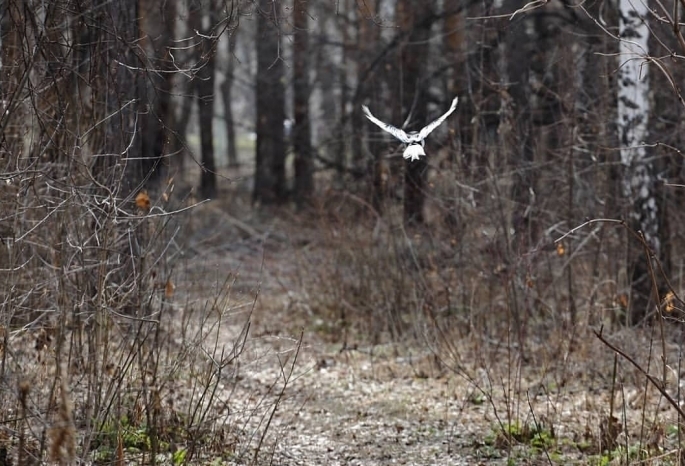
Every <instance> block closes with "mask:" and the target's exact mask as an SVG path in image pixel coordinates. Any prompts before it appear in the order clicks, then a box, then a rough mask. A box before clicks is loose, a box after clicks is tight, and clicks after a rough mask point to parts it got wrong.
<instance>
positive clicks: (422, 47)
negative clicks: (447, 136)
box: [397, 0, 432, 225]
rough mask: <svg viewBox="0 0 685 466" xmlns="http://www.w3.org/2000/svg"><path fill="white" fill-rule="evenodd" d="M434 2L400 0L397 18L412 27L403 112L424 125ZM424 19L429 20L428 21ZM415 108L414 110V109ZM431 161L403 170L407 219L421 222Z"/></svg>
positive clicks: (404, 60) (403, 64)
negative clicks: (427, 59) (424, 75)
mask: <svg viewBox="0 0 685 466" xmlns="http://www.w3.org/2000/svg"><path fill="white" fill-rule="evenodd" d="M431 9H432V2H426V1H424V0H400V1H399V2H398V3H397V22H398V24H399V27H400V29H401V30H402V31H410V32H409V34H408V36H407V39H406V44H405V45H404V46H402V47H401V48H400V50H401V52H400V63H399V67H400V69H401V71H402V73H401V76H402V81H401V85H402V89H400V94H399V95H400V96H401V102H402V114H403V115H407V114H409V112H412V122H414V125H417V127H416V129H417V130H418V129H421V128H419V126H422V125H423V124H425V123H426V96H425V95H423V92H424V90H423V86H422V79H423V71H424V69H425V65H426V57H427V56H428V39H429V37H430V25H429V24H424V25H421V23H422V21H421V19H422V17H424V16H426V15H428V14H430V13H431ZM423 23H426V22H425V21H424V22H423ZM412 108H413V110H412ZM398 121H399V120H398ZM427 169H428V163H427V162H426V157H421V158H420V159H419V160H415V161H407V162H406V165H405V172H404V222H405V224H407V225H410V224H422V223H423V222H424V218H423V205H424V202H425V197H426V195H425V183H426V173H427Z"/></svg>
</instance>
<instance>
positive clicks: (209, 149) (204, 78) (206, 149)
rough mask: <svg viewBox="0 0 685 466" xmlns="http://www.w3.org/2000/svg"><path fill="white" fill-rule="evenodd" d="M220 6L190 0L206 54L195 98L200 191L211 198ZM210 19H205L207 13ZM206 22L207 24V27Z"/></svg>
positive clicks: (193, 25) (192, 25)
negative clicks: (198, 127)
mask: <svg viewBox="0 0 685 466" xmlns="http://www.w3.org/2000/svg"><path fill="white" fill-rule="evenodd" d="M215 8H216V7H215V6H214V5H213V4H211V3H210V2H208V1H207V0H205V2H204V3H202V2H200V1H198V0H189V4H188V26H189V27H190V29H191V31H193V32H194V33H195V34H197V36H198V37H199V39H200V42H201V47H202V48H201V50H202V54H201V56H200V60H199V62H198V64H197V66H198V69H197V73H196V75H195V97H196V99H197V106H198V120H199V126H200V152H201V156H202V167H201V168H202V174H201V177H200V193H201V194H202V196H203V197H205V198H208V199H211V198H213V197H216V189H217V188H216V162H215V161H214V135H213V129H212V128H213V121H214V81H215V71H216V45H217V43H218V37H215V36H213V35H212V33H213V30H214V27H215V26H216V24H217V21H216V19H217V12H216V9H215ZM205 15H206V16H208V21H203V16H205ZM203 23H205V24H207V26H205V25H204V24H203Z"/></svg>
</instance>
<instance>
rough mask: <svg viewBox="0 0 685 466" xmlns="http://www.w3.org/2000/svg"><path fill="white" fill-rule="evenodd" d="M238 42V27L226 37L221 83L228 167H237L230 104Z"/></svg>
mask: <svg viewBox="0 0 685 466" xmlns="http://www.w3.org/2000/svg"><path fill="white" fill-rule="evenodd" d="M237 42H238V26H237V25H236V27H235V28H234V29H233V30H232V31H231V33H230V34H229V35H228V37H226V45H227V47H226V48H227V49H228V57H227V58H226V68H225V69H224V80H223V82H222V83H221V97H222V99H223V104H224V122H225V124H226V143H227V155H228V166H229V167H237V166H238V149H237V147H236V141H235V124H234V120H233V108H232V106H231V102H232V101H233V95H232V90H233V81H234V75H235V61H234V60H235V46H236V44H237Z"/></svg>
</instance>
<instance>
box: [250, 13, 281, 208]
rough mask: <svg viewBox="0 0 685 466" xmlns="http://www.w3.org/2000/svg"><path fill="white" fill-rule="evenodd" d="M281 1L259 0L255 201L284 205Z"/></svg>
mask: <svg viewBox="0 0 685 466" xmlns="http://www.w3.org/2000/svg"><path fill="white" fill-rule="evenodd" d="M280 16H281V1H280V0H259V14H258V17H257V38H256V40H257V89H256V94H257V161H256V167H255V183H254V191H253V201H254V202H257V203H263V204H274V203H280V202H283V200H284V198H285V195H286V189H285V141H284V135H283V120H284V119H285V91H284V86H283V59H282V57H281V56H280V42H281V31H280V29H279V24H280Z"/></svg>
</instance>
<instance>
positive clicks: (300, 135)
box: [293, 0, 314, 204]
mask: <svg viewBox="0 0 685 466" xmlns="http://www.w3.org/2000/svg"><path fill="white" fill-rule="evenodd" d="M308 5H309V1H308V0H295V5H294V11H293V22H294V28H295V36H294V40H293V61H294V66H293V74H294V82H293V109H294V116H295V126H294V128H293V149H294V151H295V186H294V188H295V189H294V191H295V200H296V201H297V203H298V204H303V203H305V202H306V201H307V200H309V198H310V197H311V195H312V192H313V190H314V167H313V160H312V141H311V123H310V121H309V96H310V93H311V91H310V85H309V30H308V24H307V19H308V17H309V16H308V15H309V13H308V11H307V8H308Z"/></svg>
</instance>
